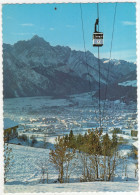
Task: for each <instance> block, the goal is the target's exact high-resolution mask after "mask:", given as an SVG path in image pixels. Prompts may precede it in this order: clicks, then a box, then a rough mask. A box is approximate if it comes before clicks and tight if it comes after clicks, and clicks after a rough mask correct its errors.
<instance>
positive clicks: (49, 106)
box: [4, 93, 138, 192]
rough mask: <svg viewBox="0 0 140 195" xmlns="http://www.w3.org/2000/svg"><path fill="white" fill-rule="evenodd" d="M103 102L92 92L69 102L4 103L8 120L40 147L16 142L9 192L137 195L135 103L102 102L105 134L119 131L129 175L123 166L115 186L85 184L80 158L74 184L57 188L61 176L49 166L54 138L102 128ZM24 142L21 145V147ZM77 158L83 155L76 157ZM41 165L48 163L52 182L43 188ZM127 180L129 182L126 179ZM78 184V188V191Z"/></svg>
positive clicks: (30, 99)
mask: <svg viewBox="0 0 140 195" xmlns="http://www.w3.org/2000/svg"><path fill="white" fill-rule="evenodd" d="M97 105H98V100H97V99H94V98H93V99H92V98H91V93H84V94H79V95H72V96H69V97H67V98H65V99H53V98H52V97H27V98H12V99H5V100H4V117H8V118H10V119H12V120H14V121H16V122H18V124H19V129H18V133H19V135H22V134H26V135H27V136H28V137H29V139H30V137H31V136H32V135H34V136H35V138H36V139H37V141H38V142H37V143H36V144H35V147H30V146H29V145H28V144H27V143H22V142H20V141H18V140H17V139H14V140H12V141H11V143H13V144H10V147H11V148H12V152H13V160H12V168H11V169H10V172H9V174H8V180H7V183H6V185H5V192H62V191H67V192H70V191H76V192H77V191H81V192H84V191H136V190H137V189H138V181H137V180H138V178H137V177H135V169H136V165H135V164H136V159H134V158H132V156H131V152H132V147H133V143H134V142H136V141H137V139H135V138H133V137H131V129H132V128H133V129H137V111H136V104H135V103H133V102H131V103H130V104H129V105H126V104H124V103H122V102H120V101H119V100H117V101H112V102H111V101H107V102H106V103H105V108H104V102H103V101H101V112H102V123H103V127H104V133H106V132H107V131H108V133H109V136H112V133H111V130H112V129H113V128H114V127H118V128H120V129H121V130H122V134H118V137H122V138H123V139H124V140H125V141H126V144H124V145H121V146H120V148H119V154H120V155H121V156H123V157H125V158H126V160H127V177H126V176H125V175H124V173H123V171H122V163H121V162H120V164H119V165H118V166H117V170H116V175H115V179H114V181H113V182H94V183H93V182H89V183H80V177H81V166H80V162H79V159H78V156H77V158H75V159H74V161H75V162H74V163H75V164H76V166H72V167H71V177H70V183H68V184H59V183H57V184H55V183H54V182H55V181H56V180H57V178H58V172H57V171H56V169H55V168H54V167H53V165H52V164H51V163H50V162H49V160H48V159H49V152H50V149H51V148H54V140H55V138H56V137H57V136H58V135H60V136H62V135H64V134H68V133H69V132H70V130H71V129H72V130H73V132H74V134H78V133H82V134H84V133H85V132H86V131H87V130H88V129H91V128H96V127H98V126H99V111H98V106H97ZM45 134H46V136H47V148H46V149H43V148H41V147H42V145H41V144H42V143H43V139H44V135H45ZM19 142H20V144H22V145H16V144H18V143H19ZM77 155H78V154H77ZM41 165H45V167H46V169H47V174H48V183H47V182H45V184H41V177H42V173H41ZM126 180H127V181H126ZM77 186H78V187H77Z"/></svg>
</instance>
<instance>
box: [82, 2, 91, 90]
mask: <svg viewBox="0 0 140 195" xmlns="http://www.w3.org/2000/svg"><path fill="white" fill-rule="evenodd" d="M80 10H81V22H82V32H83V33H82V34H83V43H84V50H85V52H84V53H85V61H86V66H87V74H88V76H90V75H89V69H88V64H87V51H86V44H85V32H84V22H83V12H82V6H81V3H80ZM88 80H89V90H90V91H91V83H90V78H89V79H88Z"/></svg>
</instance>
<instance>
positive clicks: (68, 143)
mask: <svg viewBox="0 0 140 195" xmlns="http://www.w3.org/2000/svg"><path fill="white" fill-rule="evenodd" d="M118 144H119V142H118V138H117V135H116V133H113V135H112V137H111V138H110V137H109V135H108V134H107V133H106V134H105V135H103V134H102V130H100V131H99V130H98V129H92V130H88V132H87V133H85V134H84V135H82V134H78V135H74V134H73V131H72V130H71V131H70V133H69V135H65V136H63V137H58V138H57V139H56V144H55V149H54V150H51V151H50V161H51V162H52V163H53V165H54V166H55V168H56V169H57V170H58V172H59V175H58V180H59V182H60V183H63V182H65V181H68V179H69V173H68V172H69V167H70V163H71V162H72V161H73V159H74V158H75V156H77V158H79V160H80V163H81V167H82V175H81V178H80V181H83V182H84V181H97V180H103V181H110V180H113V178H114V174H115V168H116V166H117V161H118ZM66 165H67V168H66V169H65V170H66V171H65V172H66V176H65V173H64V166H66ZM64 176H65V178H64Z"/></svg>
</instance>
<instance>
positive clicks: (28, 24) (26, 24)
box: [21, 23, 34, 26]
mask: <svg viewBox="0 0 140 195" xmlns="http://www.w3.org/2000/svg"><path fill="white" fill-rule="evenodd" d="M21 26H34V24H32V23H25V24H21Z"/></svg>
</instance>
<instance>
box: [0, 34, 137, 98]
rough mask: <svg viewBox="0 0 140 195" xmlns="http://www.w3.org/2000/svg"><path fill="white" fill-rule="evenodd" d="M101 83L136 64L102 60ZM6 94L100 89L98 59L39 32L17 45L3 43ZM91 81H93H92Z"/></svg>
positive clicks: (30, 94)
mask: <svg viewBox="0 0 140 195" xmlns="http://www.w3.org/2000/svg"><path fill="white" fill-rule="evenodd" d="M99 63H100V67H101V68H100V70H101V84H102V86H104V85H105V84H106V81H107V76H108V67H109V66H110V67H109V69H110V72H109V83H111V84H112V83H115V82H116V80H118V79H119V78H122V77H123V76H125V75H127V74H131V72H132V71H136V65H135V64H134V63H129V62H126V61H122V60H121V61H120V64H119V63H118V65H117V66H116V61H114V62H113V61H111V63H109V62H107V60H99ZM3 74H4V97H5V98H8V97H26V96H42V95H54V96H62V95H67V94H74V93H81V92H86V91H89V90H91V89H92V90H98V81H99V71H98V59H97V58H96V57H95V56H94V55H93V54H92V53H91V52H89V51H87V52H86V53H85V52H82V51H75V50H71V49H70V48H69V47H64V46H59V45H58V46H51V45H50V44H49V43H48V42H46V41H45V40H44V39H43V38H41V37H39V36H37V35H35V36H34V37H33V38H32V39H31V40H28V41H18V42H17V43H15V44H14V45H10V44H3ZM89 80H90V82H89Z"/></svg>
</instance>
